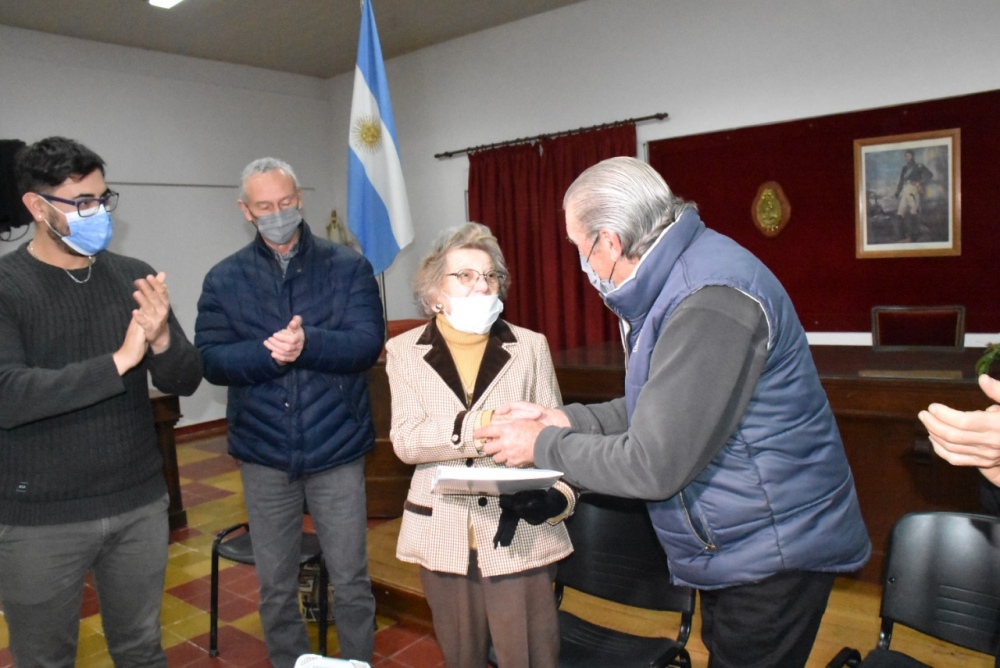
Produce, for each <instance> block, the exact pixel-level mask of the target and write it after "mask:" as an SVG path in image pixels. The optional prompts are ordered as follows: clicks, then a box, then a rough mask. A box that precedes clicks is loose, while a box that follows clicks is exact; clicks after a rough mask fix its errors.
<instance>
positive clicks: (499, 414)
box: [490, 401, 569, 427]
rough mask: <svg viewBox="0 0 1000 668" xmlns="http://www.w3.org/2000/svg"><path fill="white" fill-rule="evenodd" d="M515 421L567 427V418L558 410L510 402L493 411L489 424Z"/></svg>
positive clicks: (524, 402) (523, 402) (528, 403)
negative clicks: (530, 421) (529, 421)
mask: <svg viewBox="0 0 1000 668" xmlns="http://www.w3.org/2000/svg"><path fill="white" fill-rule="evenodd" d="M516 420H537V421H538V422H541V423H542V424H543V425H545V426H547V427H568V426H569V418H567V417H566V414H565V413H563V412H562V411H561V410H559V409H558V408H547V407H545V406H540V405H539V404H533V403H531V402H530V401H512V402H510V403H509V404H504V405H503V406H501V407H500V408H498V409H496V410H495V411H493V418H492V421H491V422H490V424H499V423H502V422H514V421H516Z"/></svg>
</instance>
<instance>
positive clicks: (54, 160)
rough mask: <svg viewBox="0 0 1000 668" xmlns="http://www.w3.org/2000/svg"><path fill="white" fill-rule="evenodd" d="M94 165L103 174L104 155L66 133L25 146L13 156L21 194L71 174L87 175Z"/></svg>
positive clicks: (52, 185) (40, 189)
mask: <svg viewBox="0 0 1000 668" xmlns="http://www.w3.org/2000/svg"><path fill="white" fill-rule="evenodd" d="M95 169H99V170H101V174H102V175H103V174H104V160H102V159H101V156H99V155H97V154H96V153H94V152H93V151H91V150H90V149H89V148H87V147H86V146H84V145H83V144H80V143H79V142H75V141H73V140H72V139H66V138H65V137H47V138H45V139H42V140H39V141H37V142H35V143H34V144H31V145H30V146H25V147H24V148H22V149H21V150H20V151H18V153H17V157H16V158H15V160H14V173H15V174H16V175H17V188H18V190H19V191H20V193H21V194H22V195H23V194H24V193H28V192H47V191H48V190H51V189H52V188H55V187H56V186H58V185H59V184H61V183H62V182H64V181H65V180H66V179H68V178H69V177H71V176H79V177H84V176H86V175H87V174H90V173H91V172H93V171H94V170H95Z"/></svg>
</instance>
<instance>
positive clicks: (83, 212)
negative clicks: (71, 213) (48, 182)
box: [38, 190, 118, 218]
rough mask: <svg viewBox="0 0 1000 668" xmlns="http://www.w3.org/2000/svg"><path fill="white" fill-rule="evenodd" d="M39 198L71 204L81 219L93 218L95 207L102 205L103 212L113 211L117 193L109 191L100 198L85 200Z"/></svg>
mask: <svg viewBox="0 0 1000 668" xmlns="http://www.w3.org/2000/svg"><path fill="white" fill-rule="evenodd" d="M38 196H39V197H41V198H42V199H44V200H46V201H48V202H61V203H62V204H72V205H73V206H75V207H76V212H77V213H78V214H80V216H82V217H83V218H87V217H88V216H93V215H94V214H95V213H97V207H99V206H101V205H102V204H103V205H104V210H105V211H107V212H108V213H110V212H112V211H114V210H115V207H117V206H118V193H116V192H115V191H114V190H109V191H108V192H106V193H104V194H103V195H102V196H100V197H88V198H86V199H63V198H62V197H56V196H55V195H42V194H39V195H38Z"/></svg>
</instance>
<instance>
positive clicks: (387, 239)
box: [347, 0, 413, 275]
mask: <svg viewBox="0 0 1000 668" xmlns="http://www.w3.org/2000/svg"><path fill="white" fill-rule="evenodd" d="M349 143H350V150H349V151H348V166H347V224H348V225H349V226H350V228H351V231H352V232H354V236H356V237H357V238H358V241H359V242H360V243H361V250H362V252H363V253H364V254H365V257H366V258H368V261H369V262H371V263H372V268H373V269H374V270H375V274H376V275H377V274H381V273H382V272H383V271H385V270H386V269H388V268H389V265H390V264H392V261H393V259H394V258H395V257H396V254H397V253H398V252H399V251H400V250H401V249H403V248H405V247H406V246H407V244H409V243H410V242H411V241H413V224H412V223H411V221H410V203H409V201H408V200H407V198H406V184H405V183H403V169H402V166H401V165H400V162H399V152H398V150H397V145H396V123H395V121H393V118H392V105H391V104H390V103H389V86H388V84H387V83H386V80H385V66H384V65H383V63H382V46H381V44H380V43H379V40H378V31H377V30H376V28H375V14H374V12H373V11H372V6H371V0H364V2H363V7H362V9H361V35H360V37H359V38H358V64H357V67H356V69H355V70H354V98H353V101H352V102H351V132H350V139H349Z"/></svg>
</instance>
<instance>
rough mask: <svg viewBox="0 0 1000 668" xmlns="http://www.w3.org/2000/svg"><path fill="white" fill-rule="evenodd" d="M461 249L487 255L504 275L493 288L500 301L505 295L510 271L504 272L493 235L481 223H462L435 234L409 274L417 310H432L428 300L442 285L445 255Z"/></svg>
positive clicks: (424, 313) (431, 299) (501, 257)
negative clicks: (437, 234) (496, 286)
mask: <svg viewBox="0 0 1000 668" xmlns="http://www.w3.org/2000/svg"><path fill="white" fill-rule="evenodd" d="M461 249H472V250H481V251H483V252H484V253H486V254H487V255H489V256H490V262H491V263H492V264H493V271H496V272H500V273H502V274H505V275H507V278H506V280H504V281H501V283H500V287H499V290H498V291H497V292H498V294H499V295H500V300H501V301H503V299H504V298H505V297H506V296H507V289H508V288H509V287H510V273H509V272H508V271H507V263H506V262H504V259H503V251H501V250H500V244H499V243H498V242H497V238H496V237H495V236H493V232H491V231H490V228H488V227H486V226H485V225H482V224H480V223H465V224H464V225H459V226H458V227H452V228H449V229H447V230H444V231H443V232H442V233H441V234H440V235H439V236H438V238H437V239H436V240H435V241H434V245H433V246H432V247H431V250H430V252H429V253H427V255H426V256H424V259H423V260H421V261H420V267H419V268H418V269H417V274H416V276H414V277H413V299H414V301H415V302H416V304H417V308H419V309H420V312H421V313H422V314H423V315H425V316H427V317H428V318H429V317H431V316H433V315H434V314H435V313H436V311H435V310H434V304H433V303H432V302H434V301H435V300H437V295H438V292H440V291H441V287H442V285H443V284H444V278H445V273H444V272H445V269H446V268H447V265H448V254H449V253H451V252H452V251H455V250H461ZM471 269H476V270H477V271H478V270H479V267H471Z"/></svg>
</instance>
